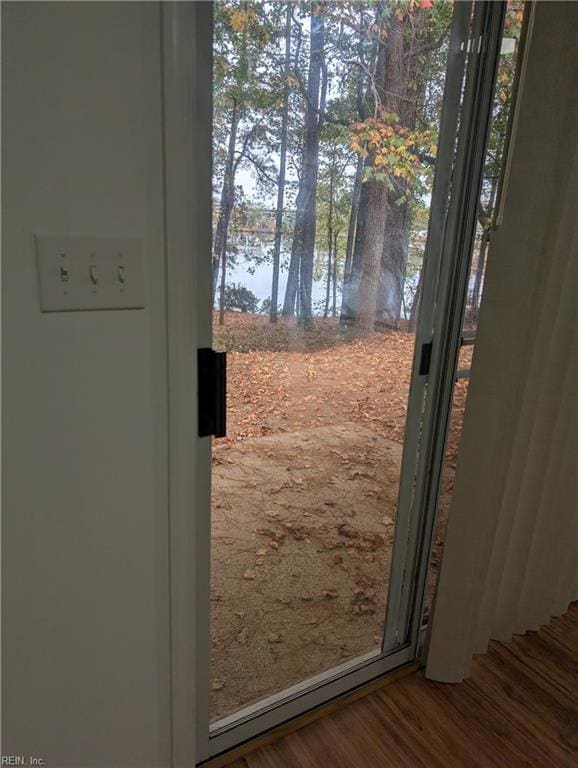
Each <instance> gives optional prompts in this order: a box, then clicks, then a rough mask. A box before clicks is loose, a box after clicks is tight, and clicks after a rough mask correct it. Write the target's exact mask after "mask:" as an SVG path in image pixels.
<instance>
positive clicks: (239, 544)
mask: <svg viewBox="0 0 578 768" xmlns="http://www.w3.org/2000/svg"><path fill="white" fill-rule="evenodd" d="M344 446H347V448H346V449H345V448H344ZM400 461H401V447H400V446H399V444H397V443H393V442H391V441H387V440H384V439H383V438H380V437H378V436H377V435H375V434H374V433H372V432H371V431H370V430H368V429H367V428H365V427H362V426H360V425H358V424H351V423H345V424H341V425H339V426H334V427H317V428H309V429H304V430H302V431H300V432H294V433H289V434H285V435H276V436H274V437H266V438H254V439H252V440H248V441H246V442H244V443H243V444H238V445H237V446H235V447H234V448H233V449H232V450H223V448H221V449H218V448H217V449H216V451H215V464H214V489H215V490H214V494H213V497H214V505H213V547H212V563H213V578H212V592H211V598H212V606H213V620H212V626H213V650H214V654H213V661H212V687H213V691H212V707H211V710H212V717H213V718H215V717H218V716H221V715H223V714H226V713H228V712H230V711H234V710H235V709H237V708H238V707H240V706H241V705H245V704H248V703H250V702H251V701H254V700H256V699H258V698H262V697H263V696H266V695H268V694H270V693H274V692H277V691H279V690H282V689H283V688H286V687H287V686H289V685H291V684H293V683H296V682H299V681H301V680H304V679H305V678H307V677H309V676H311V675H315V674H318V673H319V672H322V671H324V670H326V669H329V668H331V667H334V666H336V665H337V664H339V663H341V662H343V661H345V660H347V659H351V658H354V657H356V656H359V655H361V654H363V653H365V652H367V651H370V650H372V649H374V648H376V647H378V646H379V645H380V643H381V634H382V631H383V621H384V616H385V601H386V591H387V574H388V573H389V567H390V557H391V551H392V542H393V535H394V530H395V518H394V516H395V505H396V501H397V485H398V476H399V465H400Z"/></svg>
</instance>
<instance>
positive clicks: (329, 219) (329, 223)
mask: <svg viewBox="0 0 578 768" xmlns="http://www.w3.org/2000/svg"><path fill="white" fill-rule="evenodd" d="M332 249H333V168H331V170H330V171H329V212H328V214H327V286H326V291H325V311H324V312H323V317H327V316H328V314H329V299H330V296H331V251H332Z"/></svg>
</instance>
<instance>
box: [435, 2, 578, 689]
mask: <svg viewBox="0 0 578 768" xmlns="http://www.w3.org/2000/svg"><path fill="white" fill-rule="evenodd" d="M576 28H578V4H574V3H544V2H538V3H537V4H536V7H535V23H534V29H533V34H532V36H531V39H530V40H529V42H528V47H527V49H526V72H525V81H524V86H523V88H522V90H521V92H520V95H519V99H520V102H519V105H518V109H519V114H518V125H517V133H516V137H515V140H514V142H513V145H512V149H511V151H512V157H511V166H510V177H509V183H508V189H507V190H506V193H505V199H504V208H503V223H502V225H501V227H500V228H499V229H498V230H497V231H496V232H495V233H494V236H493V238H492V243H491V249H490V253H489V256H488V263H487V272H486V280H485V287H484V296H483V300H482V307H481V309H480V318H479V325H478V332H477V338H476V348H475V353H474V360H473V365H472V376H471V380H470V392H469V396H468V402H467V408H466V414H465V418H464V428H463V434H462V441H461V445H460V456H459V461H458V467H457V474H456V483H455V489H454V497H453V500H452V506H451V509H450V515H449V520H448V528H447V533H446V542H445V548H444V557H443V561H442V568H441V573H440V579H439V584H438V592H437V596H436V601H435V606H434V611H433V617H432V622H431V631H430V637H429V648H428V660H427V668H426V675H427V676H428V677H430V678H432V679H436V680H445V681H448V682H457V681H460V680H462V679H463V678H464V677H465V676H467V674H468V671H469V666H470V662H471V657H472V654H473V653H484V652H485V651H486V649H487V645H488V642H489V640H490V639H499V640H509V639H510V638H511V637H512V635H513V634H515V633H523V632H525V631H527V630H535V629H538V627H539V626H540V625H542V624H544V623H546V622H548V621H549V620H550V618H551V617H552V616H554V615H559V614H560V613H563V612H564V611H565V610H566V608H567V606H568V604H569V603H570V602H571V601H572V600H575V599H577V598H578V497H577V490H576V469H577V446H576V416H577V412H576V384H577V381H578V370H577V368H578V367H577V358H576V351H577V349H578V333H577V314H576V305H577V297H578V281H577V263H578V228H577V221H578V147H577V131H576V127H577V120H576V116H577V96H576V94H577V85H578V77H577V55H576V47H575V40H574V30H575V29H576Z"/></svg>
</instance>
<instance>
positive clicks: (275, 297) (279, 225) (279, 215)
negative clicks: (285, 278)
mask: <svg viewBox="0 0 578 768" xmlns="http://www.w3.org/2000/svg"><path fill="white" fill-rule="evenodd" d="M291 12H292V4H291V3H287V11H286V14H287V15H286V19H285V62H284V68H283V74H284V78H285V83H284V92H283V112H282V116H281V141H280V148H279V179H278V183H279V186H278V189H277V211H276V213H275V244H274V246H273V280H272V283H271V312H270V316H269V320H270V321H271V322H272V323H276V322H277V304H278V301H279V264H280V260H281V237H282V234H283V203H284V199H285V173H286V166H287V132H288V130H287V129H288V125H289V80H288V76H289V68H290V66H291Z"/></svg>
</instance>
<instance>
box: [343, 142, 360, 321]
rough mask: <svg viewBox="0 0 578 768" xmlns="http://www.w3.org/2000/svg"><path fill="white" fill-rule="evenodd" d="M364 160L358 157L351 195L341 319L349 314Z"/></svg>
mask: <svg viewBox="0 0 578 768" xmlns="http://www.w3.org/2000/svg"><path fill="white" fill-rule="evenodd" d="M363 168H364V160H363V157H362V156H361V155H358V157H357V167H356V169H355V181H354V182H353V192H352V193H351V212H350V214H349V226H348V228H347V244H346V246H345V264H344V267H343V296H342V299H341V317H342V319H343V318H344V316H345V315H346V314H347V313H346V312H344V309H345V307H346V304H345V297H346V293H347V292H348V290H349V288H348V283H349V281H350V279H351V274H352V263H353V247H354V245H355V230H356V228H357V215H358V212H359V202H360V199H361V187H362V181H363Z"/></svg>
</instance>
